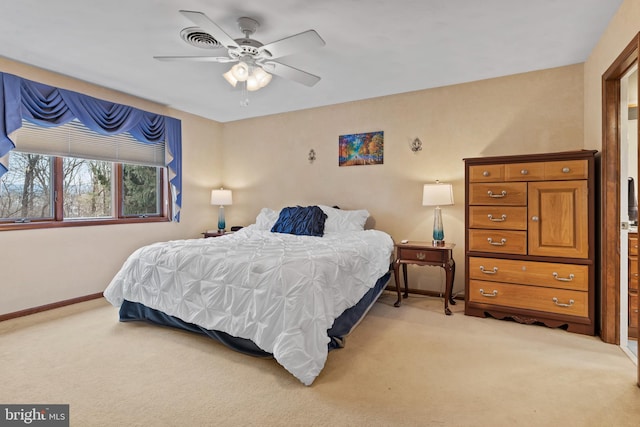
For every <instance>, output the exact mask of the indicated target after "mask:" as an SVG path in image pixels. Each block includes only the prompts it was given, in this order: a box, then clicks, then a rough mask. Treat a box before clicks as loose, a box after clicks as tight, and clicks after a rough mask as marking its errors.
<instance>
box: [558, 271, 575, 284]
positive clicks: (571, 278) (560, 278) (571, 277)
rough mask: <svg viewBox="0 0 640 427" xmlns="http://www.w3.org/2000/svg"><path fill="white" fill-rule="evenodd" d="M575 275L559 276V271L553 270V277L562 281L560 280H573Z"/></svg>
mask: <svg viewBox="0 0 640 427" xmlns="http://www.w3.org/2000/svg"><path fill="white" fill-rule="evenodd" d="M574 277H575V276H574V275H573V273H571V274H569V277H568V278H567V277H558V273H556V272H555V271H554V272H553V278H554V279H556V280H558V281H560V282H572V281H573V278H574Z"/></svg>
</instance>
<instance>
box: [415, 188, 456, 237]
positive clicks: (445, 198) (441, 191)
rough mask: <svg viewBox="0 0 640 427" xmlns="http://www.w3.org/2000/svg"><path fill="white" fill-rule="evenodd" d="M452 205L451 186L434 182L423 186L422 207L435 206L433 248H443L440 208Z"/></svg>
mask: <svg viewBox="0 0 640 427" xmlns="http://www.w3.org/2000/svg"><path fill="white" fill-rule="evenodd" d="M447 205H453V186H452V185H451V184H443V183H441V182H439V181H436V183H435V184H425V185H424V189H423V190H422V206H435V207H436V208H435V210H434V211H433V242H432V244H433V246H444V227H443V226H442V211H441V210H440V206H447Z"/></svg>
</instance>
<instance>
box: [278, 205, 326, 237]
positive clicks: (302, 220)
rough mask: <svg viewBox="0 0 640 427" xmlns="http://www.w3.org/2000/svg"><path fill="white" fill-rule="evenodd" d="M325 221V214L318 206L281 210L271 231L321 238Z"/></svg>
mask: <svg viewBox="0 0 640 427" xmlns="http://www.w3.org/2000/svg"><path fill="white" fill-rule="evenodd" d="M326 219H327V214H325V213H324V212H323V211H322V209H320V208H319V207H318V206H307V207H302V206H296V207H288V208H283V209H282V210H281V211H280V215H279V216H278V220H277V221H276V223H275V224H274V225H273V227H272V228H271V231H272V232H274V233H287V234H295V235H296V236H317V237H322V235H323V234H324V222H325V220H326Z"/></svg>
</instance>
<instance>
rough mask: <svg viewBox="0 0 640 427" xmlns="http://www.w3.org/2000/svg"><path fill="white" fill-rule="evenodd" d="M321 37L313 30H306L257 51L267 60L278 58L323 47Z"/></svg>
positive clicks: (323, 43)
mask: <svg viewBox="0 0 640 427" xmlns="http://www.w3.org/2000/svg"><path fill="white" fill-rule="evenodd" d="M324 45H325V42H324V40H322V37H320V36H319V35H318V33H316V32H315V31H314V30H308V31H305V32H303V33H300V34H295V35H293V36H289V37H286V38H284V39H280V40H277V41H275V42H271V43H268V44H266V45H264V46H262V47H261V48H260V49H259V50H260V52H263V53H264V54H265V56H266V57H268V58H280V57H281V56H287V55H291V54H293V53H298V52H300V51H305V50H309V49H313V48H315V47H321V46H324Z"/></svg>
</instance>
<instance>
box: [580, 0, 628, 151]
mask: <svg viewBox="0 0 640 427" xmlns="http://www.w3.org/2000/svg"><path fill="white" fill-rule="evenodd" d="M639 31H640V1H638V0H625V1H624V2H623V3H622V5H621V6H620V9H618V11H617V12H616V14H615V15H614V17H613V18H612V19H611V22H610V23H609V25H608V26H607V29H606V30H605V32H604V34H603V35H602V37H601V38H600V40H599V41H598V44H597V45H596V47H595V48H594V49H593V51H592V52H591V54H590V55H589V58H588V59H587V61H586V62H585V65H584V123H585V126H584V148H587V149H595V150H601V149H602V75H603V74H604V73H605V71H607V69H608V68H609V66H610V65H611V64H612V63H613V61H615V59H616V58H617V57H618V56H619V55H620V53H622V50H623V49H624V48H625V47H627V45H628V44H629V42H631V40H632V39H633V37H635V36H636V35H637V34H638V32H639Z"/></svg>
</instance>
